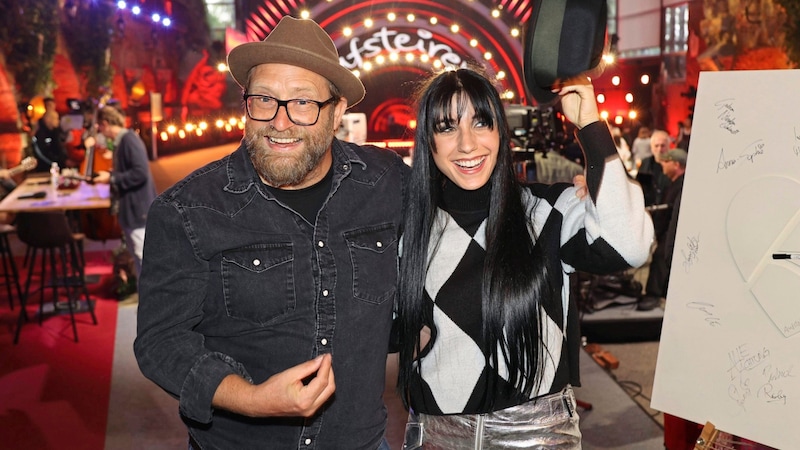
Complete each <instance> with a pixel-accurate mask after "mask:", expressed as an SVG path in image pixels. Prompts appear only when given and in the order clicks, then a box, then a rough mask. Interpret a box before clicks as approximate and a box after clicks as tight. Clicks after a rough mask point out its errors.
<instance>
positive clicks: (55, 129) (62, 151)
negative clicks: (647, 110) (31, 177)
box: [33, 109, 67, 172]
mask: <svg viewBox="0 0 800 450" xmlns="http://www.w3.org/2000/svg"><path fill="white" fill-rule="evenodd" d="M59 120H60V119H59V116H58V112H56V110H55V109H49V110H47V111H46V112H45V113H44V115H43V116H42V118H41V119H39V126H38V127H37V129H36V135H35V139H34V142H33V144H34V147H33V156H35V157H36V161H37V165H36V169H35V170H34V171H35V172H47V171H49V170H50V167H51V165H52V164H53V163H56V164H58V167H59V169H63V168H64V167H66V165H67V149H66V147H65V145H64V144H65V143H66V140H67V134H66V133H65V132H64V130H62V129H61V125H60V123H59Z"/></svg>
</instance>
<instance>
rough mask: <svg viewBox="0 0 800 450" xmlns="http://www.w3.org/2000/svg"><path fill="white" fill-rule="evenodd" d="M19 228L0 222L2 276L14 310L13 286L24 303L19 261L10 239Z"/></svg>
mask: <svg viewBox="0 0 800 450" xmlns="http://www.w3.org/2000/svg"><path fill="white" fill-rule="evenodd" d="M16 232H17V229H16V227H14V225H10V224H7V223H3V224H0V260H2V261H3V262H2V264H3V273H2V274H0V277H2V278H3V283H4V284H5V285H6V292H7V293H8V304H9V306H10V307H11V310H12V311H13V310H14V293H13V292H12V290H11V288H12V287H15V288H16V291H17V292H16V296H17V299H18V300H19V302H20V304H22V289H21V288H20V285H19V272H18V271H17V263H16V262H15V261H14V254H13V253H12V251H11V244H10V242H9V240H8V236H9V235H10V234H13V233H16Z"/></svg>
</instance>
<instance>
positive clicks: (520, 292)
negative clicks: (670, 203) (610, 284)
mask: <svg viewBox="0 0 800 450" xmlns="http://www.w3.org/2000/svg"><path fill="white" fill-rule="evenodd" d="M554 92H556V91H554ZM557 92H558V93H559V95H561V97H562V99H561V103H562V109H563V112H564V114H565V116H566V117H567V119H568V120H570V122H572V123H574V124H575V125H576V126H577V128H579V129H580V130H579V131H578V132H577V137H578V139H579V141H580V143H581V145H582V146H583V148H584V153H585V155H586V161H587V167H588V172H587V175H586V184H587V186H586V187H587V188H588V193H589V197H590V198H586V199H584V200H581V199H580V198H578V195H576V189H577V188H576V187H574V186H573V185H570V184H565V183H562V184H555V185H533V186H532V187H531V188H523V187H521V186H520V185H519V184H518V183H517V181H516V178H515V175H514V170H513V164H512V153H511V149H510V146H509V142H510V138H509V131H508V127H507V123H506V117H505V113H504V109H503V105H502V102H501V99H500V97H499V95H498V93H497V91H496V90H495V88H494V87H493V86H492V84H491V82H490V81H489V80H487V79H486V78H485V77H484V76H483V75H481V74H479V73H478V72H475V71H473V70H470V69H459V70H456V71H449V72H444V73H442V74H439V75H438V76H435V77H433V78H432V79H431V80H429V81H428V82H427V83H426V84H424V85H423V86H422V89H421V90H420V91H419V94H418V97H417V99H418V101H417V103H418V105H417V123H418V124H419V125H418V128H417V130H416V136H415V143H414V149H415V151H414V155H413V171H412V172H413V174H412V177H411V180H410V184H409V188H408V189H409V195H408V204H407V205H406V218H405V231H404V237H403V256H402V260H401V271H400V273H401V281H400V294H399V304H398V315H399V317H398V325H399V337H400V378H399V389H400V391H401V395H402V398H403V400H404V402H405V404H406V406H407V407H410V409H411V414H410V416H409V425H408V427H407V429H408V430H409V432H408V433H407V436H406V438H407V442H406V447H405V448H416V447H418V446H419V445H420V444H421V443H423V442H424V446H425V448H426V449H429V448H447V449H455V448H458V449H461V448H465V449H466V448H478V446H477V445H478V442H480V445H482V446H483V448H539V447H546V448H554V447H558V446H560V448H580V431H579V429H578V416H577V413H576V411H575V400H574V395H573V393H572V389H571V386H572V385H579V381H580V380H579V377H578V356H579V354H578V352H579V349H580V336H579V329H578V318H577V315H576V309H575V305H574V304H573V303H572V302H571V301H570V299H569V289H568V283H567V277H568V273H569V272H573V271H574V270H576V269H579V270H584V271H589V272H615V271H619V270H623V269H625V268H628V267H632V266H638V265H641V264H643V263H644V262H645V261H646V259H647V257H648V253H649V249H650V242H651V240H652V236H653V229H652V224H651V222H650V220H649V217H648V216H647V215H646V214H645V212H644V204H643V200H642V192H641V189H640V188H639V187H638V185H636V184H634V183H631V182H629V181H628V178H627V176H626V173H625V168H624V166H623V165H622V163H621V161H620V160H619V157H618V156H617V151H616V148H615V146H614V141H613V140H612V138H611V135H610V133H609V131H608V126H607V125H606V124H605V123H603V122H600V121H599V120H598V117H599V115H598V111H597V104H596V103H595V101H594V93H593V89H592V86H591V84H589V82H588V81H584V83H583V84H575V85H569V86H565V87H563V88H561V89H559V90H557ZM419 430H421V431H422V435H421V437H419V439H417V437H416V436H412V434H413V433H414V432H415V431H419ZM476 434H477V435H478V436H479V437H476ZM412 441H416V442H412Z"/></svg>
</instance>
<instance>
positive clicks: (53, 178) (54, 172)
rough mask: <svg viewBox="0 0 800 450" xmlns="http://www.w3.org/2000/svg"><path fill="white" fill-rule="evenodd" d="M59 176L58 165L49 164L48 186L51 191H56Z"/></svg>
mask: <svg viewBox="0 0 800 450" xmlns="http://www.w3.org/2000/svg"><path fill="white" fill-rule="evenodd" d="M60 175H61V169H59V168H58V163H57V162H55V161H54V162H53V163H52V164H50V186H52V187H53V189H58V177H59V176H60Z"/></svg>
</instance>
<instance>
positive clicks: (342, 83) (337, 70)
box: [228, 16, 364, 107]
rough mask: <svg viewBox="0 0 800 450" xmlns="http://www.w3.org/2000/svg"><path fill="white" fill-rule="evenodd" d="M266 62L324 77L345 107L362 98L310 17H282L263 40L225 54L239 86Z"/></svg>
mask: <svg viewBox="0 0 800 450" xmlns="http://www.w3.org/2000/svg"><path fill="white" fill-rule="evenodd" d="M270 63H277V64H289V65H292V66H297V67H302V68H304V69H307V70H310V71H312V72H314V73H317V74H319V75H321V76H323V77H325V78H327V79H328V80H329V81H330V82H332V83H333V84H334V85H336V87H337V88H339V90H340V91H342V95H344V97H345V98H346V99H347V106H348V107H351V106H353V105H355V104H356V103H358V102H360V101H361V100H362V99H363V98H364V85H363V84H362V83H361V80H359V79H358V77H357V76H355V75H354V74H353V72H351V71H350V70H348V69H347V68H345V67H344V66H342V65H341V64H339V52H338V51H337V50H336V45H334V43H333V40H332V39H331V37H330V36H329V35H328V33H326V32H325V30H323V29H322V27H320V26H319V25H318V24H317V23H316V22H314V21H313V20H310V19H295V18H294V17H290V16H285V17H283V18H282V19H281V20H280V22H278V25H276V26H275V28H274V29H273V30H272V32H270V33H269V35H268V36H267V37H266V38H264V40H263V41H260V42H248V43H246V44H242V45H239V46H236V47H234V49H233V50H231V52H230V53H229V54H228V69H229V70H230V71H231V75H232V76H233V79H234V80H236V82H237V83H238V84H239V86H241V87H242V88H243V89H244V88H245V84H246V83H247V72H248V71H250V69H251V68H252V67H254V66H257V65H259V64H270Z"/></svg>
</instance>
